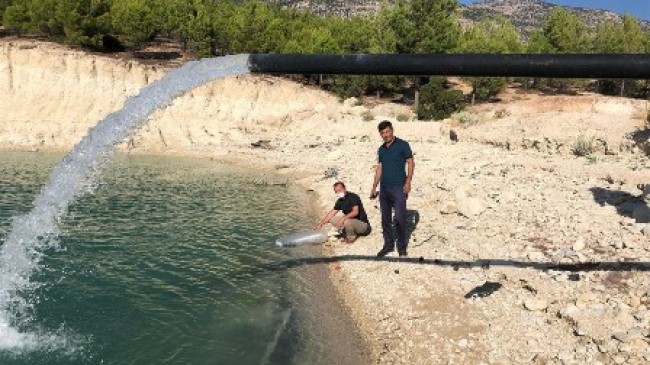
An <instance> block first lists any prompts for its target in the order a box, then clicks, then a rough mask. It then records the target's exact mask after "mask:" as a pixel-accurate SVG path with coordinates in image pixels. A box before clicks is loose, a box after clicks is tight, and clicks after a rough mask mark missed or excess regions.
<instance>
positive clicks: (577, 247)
mask: <svg viewBox="0 0 650 365" xmlns="http://www.w3.org/2000/svg"><path fill="white" fill-rule="evenodd" d="M585 247H586V245H585V239H584V238H582V237H578V239H577V240H576V241H575V243H574V244H573V251H582V250H584V249H585Z"/></svg>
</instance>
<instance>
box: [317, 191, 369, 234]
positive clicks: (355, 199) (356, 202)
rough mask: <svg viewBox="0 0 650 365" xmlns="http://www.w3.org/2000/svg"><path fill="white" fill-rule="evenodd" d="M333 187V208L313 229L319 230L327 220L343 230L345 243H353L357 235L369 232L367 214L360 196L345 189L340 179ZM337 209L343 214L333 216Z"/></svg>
mask: <svg viewBox="0 0 650 365" xmlns="http://www.w3.org/2000/svg"><path fill="white" fill-rule="evenodd" d="M333 187H334V194H336V203H334V208H332V210H330V212H329V213H327V214H326V215H325V217H323V219H321V220H320V222H318V223H317V224H316V226H315V227H314V229H316V230H319V229H321V228H322V227H323V225H324V224H325V223H327V222H329V223H331V224H332V225H333V226H334V227H337V228H339V229H342V230H343V231H344V232H345V242H347V243H353V242H354V241H356V240H357V237H359V236H367V235H368V234H370V223H368V216H367V215H366V211H365V209H363V203H362V202H361V198H359V196H358V195H357V194H355V193H352V192H349V191H347V189H346V188H345V184H344V183H342V182H340V181H337V182H336V183H334V186H333ZM339 211H342V212H343V216H342V217H340V218H338V217H336V218H335V217H334V216H335V215H336V214H337V213H338V212H339Z"/></svg>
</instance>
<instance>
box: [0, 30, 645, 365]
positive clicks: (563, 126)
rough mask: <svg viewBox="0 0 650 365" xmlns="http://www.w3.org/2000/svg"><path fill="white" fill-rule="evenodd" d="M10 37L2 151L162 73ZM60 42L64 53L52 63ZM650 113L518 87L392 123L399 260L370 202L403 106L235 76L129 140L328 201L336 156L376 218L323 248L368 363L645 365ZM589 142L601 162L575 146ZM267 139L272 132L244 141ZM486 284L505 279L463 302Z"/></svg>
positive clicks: (82, 118) (110, 106)
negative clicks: (404, 213)
mask: <svg viewBox="0 0 650 365" xmlns="http://www.w3.org/2000/svg"><path fill="white" fill-rule="evenodd" d="M0 45H1V47H0V51H1V52H0V71H4V70H7V69H11V77H10V78H9V79H7V78H6V76H5V78H4V79H2V78H0V86H1V87H3V88H4V89H3V93H4V94H5V95H8V96H9V97H8V98H5V99H4V104H2V103H3V102H0V107H2V109H3V110H9V111H10V113H6V114H4V115H3V117H2V118H0V148H1V149H6V150H12V149H13V150H43V151H45V150H67V149H69V148H70V147H71V146H72V145H73V144H74V143H76V141H78V139H79V138H81V136H83V135H84V134H85V131H86V130H87V128H88V127H90V126H91V125H92V124H93V123H94V122H96V121H97V120H99V119H101V116H103V115H105V114H107V113H109V112H110V111H112V110H115V109H116V108H119V106H120V105H121V103H122V102H123V100H124V98H125V97H126V96H127V95H131V94H132V93H133V92H135V91H136V90H137V89H138V88H139V87H140V86H142V85H144V84H145V83H146V82H150V81H151V80H154V79H156V77H160V76H161V75H162V72H161V71H160V70H159V69H157V70H153V69H151V66H147V67H144V66H140V65H135V64H129V63H126V62H124V61H112V60H104V59H102V60H99V61H98V60H94V58H93V57H96V56H92V57H89V56H86V55H84V54H82V53H80V52H76V51H70V50H65V49H63V48H60V47H56V46H53V45H48V44H46V45H43V44H37V45H36V46H35V47H33V48H29V47H25V44H24V43H21V42H20V41H14V44H13V45H12V46H8V43H7V42H3V43H0ZM2 47H3V48H2ZM21 47H23V48H22V49H21ZM30 47H31V45H30ZM57 52H62V53H65V54H66V55H67V56H66V57H68V58H67V61H66V64H65V67H64V68H63V69H61V72H60V73H59V74H57V75H55V76H53V75H52V72H51V71H50V70H51V69H52V67H53V65H52V64H51V63H52V62H57V61H52V58H53V54H55V53H57ZM89 60H90V61H89ZM87 62H90V63H91V64H93V63H94V64H95V65H97V64H101V65H102V67H99V68H98V67H95V68H93V67H92V65H90V64H87ZM93 70H95V71H94V72H93ZM101 70H104V71H101ZM0 75H7V72H2V73H0ZM146 75H148V76H146ZM145 76H146V77H145ZM75 80H76V81H75ZM39 82H40V83H45V84H47V85H50V88H49V89H48V90H45V91H43V92H42V93H41V94H38V93H37V92H36V91H37V90H34V89H33V88H30V85H33V84H35V83H39ZM75 85H76V86H75ZM84 85H85V86H84ZM88 85H101V87H99V86H97V87H93V88H91V87H90V86H88ZM86 94H87V95H86ZM33 95H35V96H33ZM44 95H49V98H48V99H45V100H46V101H47V100H51V103H49V104H48V103H44V102H43V97H44ZM106 95H112V96H111V97H107V96H106ZM61 98H62V99H61ZM39 102H40V103H44V105H41V106H40V107H33V106H34V105H39V104H38V103H39ZM646 108H647V103H645V102H644V101H639V100H629V99H620V98H608V97H602V96H597V95H590V94H586V95H580V96H574V97H569V96H540V95H536V94H523V93H519V92H517V91H516V90H510V91H508V92H507V93H506V94H505V95H504V102H502V103H498V104H489V105H481V106H476V107H472V108H470V109H469V110H468V112H466V114H465V115H464V116H460V117H458V118H457V119H456V120H449V121H445V122H444V123H439V122H416V121H408V122H401V123H400V122H398V123H396V135H397V136H399V137H401V138H404V139H406V140H408V141H410V142H411V146H412V148H413V150H414V152H415V159H416V174H415V179H414V182H413V193H412V194H411V197H410V199H409V209H411V210H413V212H414V216H415V215H417V216H418V217H419V221H418V222H417V225H416V226H415V229H414V231H413V233H412V234H411V239H410V251H409V254H410V257H409V259H407V260H398V259H396V258H395V257H393V256H390V257H389V259H387V260H381V261H377V260H375V259H374V255H375V253H376V251H377V250H378V249H379V248H380V247H381V232H380V231H381V229H380V223H379V211H378V207H377V206H376V203H375V202H371V201H369V200H367V199H365V197H366V196H367V195H368V193H369V189H370V187H371V186H370V184H371V182H372V180H371V179H372V170H373V167H374V163H375V153H376V149H377V147H378V146H379V143H380V139H379V136H378V135H377V131H376V124H377V122H379V121H380V120H381V119H390V120H393V121H395V120H396V118H397V116H398V115H412V114H410V111H409V110H408V108H407V107H405V106H401V105H394V104H389V103H383V102H379V101H375V100H366V101H364V102H360V101H355V100H347V101H345V102H339V101H338V100H337V99H336V98H335V97H333V96H331V95H329V94H326V93H323V92H321V91H318V90H315V89H314V88H311V87H308V86H303V85H298V84H295V83H291V82H288V81H286V80H282V79H278V78H273V77H267V76H244V77H237V78H232V79H228V80H223V81H218V82H214V83H210V84H208V85H206V86H204V87H201V88H198V89H196V90H195V91H193V92H191V93H190V94H189V95H186V96H183V97H181V98H179V99H177V100H176V101H174V102H173V103H172V105H171V106H170V107H169V108H167V109H165V110H162V111H160V112H158V113H156V114H155V115H154V116H153V117H152V118H151V120H150V121H149V123H148V124H147V125H146V126H145V127H144V128H143V129H142V131H141V132H140V133H138V134H137V135H136V136H134V137H133V138H131V139H129V141H126V142H125V143H124V144H123V145H121V146H120V150H121V151H123V152H128V153H147V154H170V155H186V156H197V157H209V158H213V159H215V160H219V161H225V162H230V163H236V164H243V165H245V166H249V167H253V168H262V169H273V170H274V172H276V173H277V174H279V175H280V176H283V177H284V178H285V179H286V180H289V181H291V182H293V183H296V184H299V185H301V186H304V187H305V188H306V189H311V190H313V191H314V193H316V194H317V196H318V201H319V202H320V205H321V207H320V208H321V209H322V212H325V211H326V209H328V208H329V207H330V206H331V204H332V202H333V200H332V199H330V197H331V195H332V193H331V183H332V182H333V181H334V179H333V178H327V179H324V178H323V177H324V171H325V170H326V169H328V168H330V167H336V168H337V169H338V170H339V175H338V178H339V179H341V180H343V181H345V182H346V184H347V185H348V187H349V190H350V191H353V192H356V193H358V194H359V195H360V196H361V197H362V198H364V204H366V209H367V211H368V215H369V218H370V220H371V223H372V225H373V228H374V231H373V234H372V235H371V236H369V237H365V238H363V239H361V240H359V241H358V242H357V243H355V244H354V245H343V244H339V243H331V244H330V245H329V246H328V247H326V248H325V250H326V252H327V255H329V256H328V257H327V260H326V261H327V262H328V264H329V266H330V277H331V278H332V282H333V283H334V284H335V285H336V286H337V287H338V288H339V289H338V290H339V292H340V293H341V294H342V298H343V299H344V301H345V302H346V305H347V306H349V307H350V308H351V311H352V313H353V314H354V317H355V319H356V322H357V325H358V326H359V328H360V329H361V331H362V333H363V337H364V338H365V340H366V341H367V342H368V343H369V344H370V347H371V349H372V351H371V354H370V355H371V359H370V360H371V362H372V363H382V364H449V363H453V364H480V363H484V364H518V363H531V362H532V363H537V364H547V363H548V364H556V363H557V364H581V363H593V364H596V363H602V364H610V363H612V364H613V363H629V364H636V363H639V364H641V363H647V362H648V361H650V345H649V344H648V342H649V341H650V333H649V332H648V331H649V330H650V310H649V308H648V307H650V277H649V276H648V270H650V245H649V244H648V242H650V227H648V224H647V223H645V220H644V219H645V218H644V217H645V216H644V214H646V212H647V210H648V209H649V208H648V202H647V201H646V200H644V199H643V198H642V197H641V191H640V190H639V189H638V185H641V184H647V183H650V163H649V161H648V157H647V155H646V154H645V153H644V148H647V145H648V144H647V143H648V142H647V136H645V135H644V134H643V133H645V132H639V128H640V127H641V126H642V125H643V124H644V118H645V116H646V115H647V114H645V113H647V111H646V110H647V109H646ZM21 120H22V121H23V122H20V121H21ZM21 123H22V124H21ZM452 129H453V130H454V135H455V136H456V137H457V138H456V139H457V141H452V140H451V139H450V130H452ZM644 136H645V137H644ZM580 140H583V141H587V142H589V143H590V144H591V147H592V154H593V155H592V156H591V157H589V158H584V157H576V156H574V155H573V154H572V149H573V148H574V147H575V145H576V143H577V142H578V141H580ZM635 140H636V142H635ZM259 141H268V142H264V143H261V144H260V143H257V144H258V145H260V146H261V147H254V146H252V145H251V143H255V142H259ZM644 143H645V144H644ZM269 178H270V177H269ZM415 213H417V214H415ZM420 257H422V260H420V259H419V258H420ZM308 259H309V258H308ZM314 259H318V257H314ZM486 282H492V283H497V284H499V285H500V287H499V289H498V290H497V291H495V292H494V293H492V294H491V295H489V296H486V297H484V298H466V297H465V296H466V295H467V294H469V293H471V291H472V290H473V289H475V288H477V287H480V286H482V285H483V284H485V283H486Z"/></svg>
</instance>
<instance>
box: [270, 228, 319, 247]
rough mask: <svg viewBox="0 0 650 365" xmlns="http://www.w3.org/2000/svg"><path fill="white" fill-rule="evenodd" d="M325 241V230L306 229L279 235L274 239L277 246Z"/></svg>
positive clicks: (313, 243)
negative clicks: (282, 235)
mask: <svg viewBox="0 0 650 365" xmlns="http://www.w3.org/2000/svg"><path fill="white" fill-rule="evenodd" d="M325 242H327V232H324V231H306V232H298V233H294V234H290V235H288V236H284V237H280V238H278V239H277V240H276V241H275V244H276V245H278V246H298V245H317V244H319V243H325Z"/></svg>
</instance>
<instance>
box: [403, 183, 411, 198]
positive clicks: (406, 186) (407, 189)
mask: <svg viewBox="0 0 650 365" xmlns="http://www.w3.org/2000/svg"><path fill="white" fill-rule="evenodd" d="M410 192H411V180H406V183H405V184H404V194H406V195H409V193H410Z"/></svg>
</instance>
